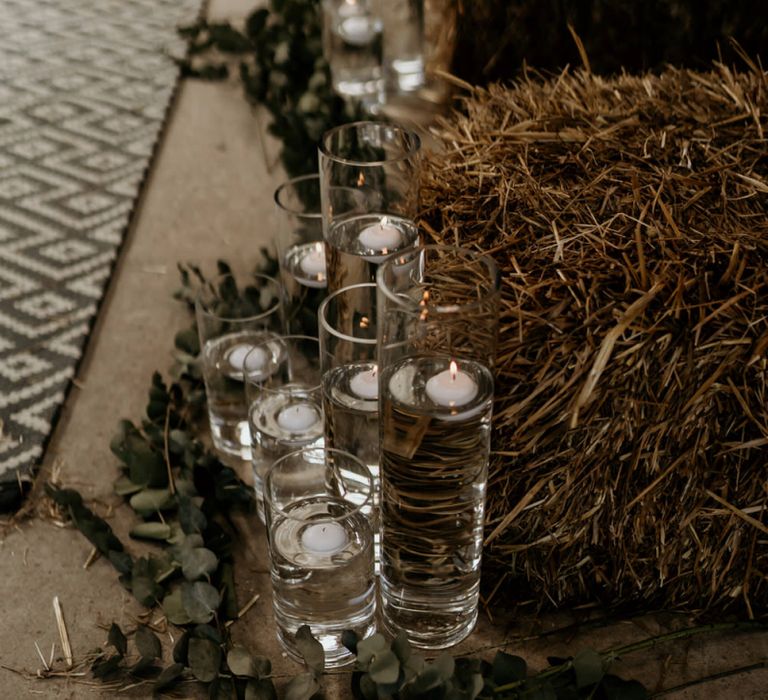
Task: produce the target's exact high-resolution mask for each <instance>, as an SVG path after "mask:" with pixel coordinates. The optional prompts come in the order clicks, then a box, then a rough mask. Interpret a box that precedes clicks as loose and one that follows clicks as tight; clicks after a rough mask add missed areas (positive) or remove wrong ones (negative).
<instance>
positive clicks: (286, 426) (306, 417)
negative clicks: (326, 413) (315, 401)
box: [277, 402, 320, 433]
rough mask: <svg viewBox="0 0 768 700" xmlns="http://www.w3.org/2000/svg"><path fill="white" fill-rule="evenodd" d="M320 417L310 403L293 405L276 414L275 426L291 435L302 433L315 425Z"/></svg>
mask: <svg viewBox="0 0 768 700" xmlns="http://www.w3.org/2000/svg"><path fill="white" fill-rule="evenodd" d="M318 420H320V415H319V414H318V412H317V409H316V408H315V407H314V406H313V405H312V404H310V403H306V402H304V403H295V404H293V405H292V406H286V407H285V408H283V409H281V410H280V412H279V413H278V414H277V424H278V425H279V426H280V427H281V428H282V429H283V430H290V431H291V432H293V433H303V432H305V431H307V430H309V429H310V428H311V427H313V426H314V425H316V424H317V422H318Z"/></svg>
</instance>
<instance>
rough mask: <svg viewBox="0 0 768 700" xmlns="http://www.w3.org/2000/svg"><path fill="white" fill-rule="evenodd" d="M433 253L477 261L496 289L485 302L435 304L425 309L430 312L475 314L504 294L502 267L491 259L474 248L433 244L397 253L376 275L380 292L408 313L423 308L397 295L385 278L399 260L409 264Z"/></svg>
mask: <svg viewBox="0 0 768 700" xmlns="http://www.w3.org/2000/svg"><path fill="white" fill-rule="evenodd" d="M430 250H435V251H437V250H442V251H452V252H454V253H460V254H461V255H463V256H465V257H467V258H471V259H474V260H475V261H477V262H480V263H482V264H484V265H485V266H486V268H487V271H488V281H489V282H490V283H491V286H492V289H491V291H489V292H488V293H487V294H485V295H484V296H483V297H482V299H477V300H473V301H470V302H468V303H466V304H433V303H430V302H427V303H426V304H425V306H426V307H427V308H428V309H430V310H431V311H434V312H435V313H438V314H458V313H466V312H468V311H472V310H473V309H476V308H480V307H481V306H483V305H484V304H487V303H488V301H489V300H491V299H493V297H498V295H499V293H500V291H501V275H500V273H499V266H498V265H497V264H496V261H495V260H494V259H493V258H492V257H491V256H490V255H488V254H487V253H481V252H479V251H476V250H472V249H471V248H464V247H462V246H452V245H443V244H430V245H424V246H419V247H418V248H412V249H410V250H404V251H400V252H397V253H393V254H392V255H390V256H389V257H388V258H386V259H385V260H384V261H383V262H382V263H381V264H380V265H379V269H378V270H377V271H376V286H377V287H378V288H379V291H380V292H381V293H382V294H384V295H385V296H386V297H387V299H389V300H390V301H392V302H393V303H394V304H396V305H397V306H398V307H399V308H400V309H402V310H405V311H413V310H414V309H418V308H419V306H420V303H421V302H415V301H413V300H412V299H409V298H407V297H404V296H401V295H398V294H395V293H394V292H393V291H392V290H391V289H390V288H389V286H388V285H387V284H386V283H385V280H384V275H385V273H386V270H387V269H388V268H389V267H391V266H392V265H393V264H394V263H395V262H396V261H397V260H398V259H399V260H401V261H403V262H402V263H401V264H405V263H406V262H407V261H408V260H410V259H412V258H413V257H414V256H416V255H420V254H421V253H423V252H424V251H430ZM404 258H405V260H403V259H404Z"/></svg>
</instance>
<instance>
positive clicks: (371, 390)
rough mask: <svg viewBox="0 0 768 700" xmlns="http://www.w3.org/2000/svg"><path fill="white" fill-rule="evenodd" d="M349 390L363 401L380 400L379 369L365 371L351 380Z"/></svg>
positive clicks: (372, 368) (373, 368)
mask: <svg viewBox="0 0 768 700" xmlns="http://www.w3.org/2000/svg"><path fill="white" fill-rule="evenodd" d="M349 388H350V389H351V390H352V392H354V393H355V394H357V396H359V397H360V398H361V399H369V400H373V399H377V398H379V374H378V368H377V367H371V369H365V370H362V371H361V372H358V373H357V374H355V375H354V376H353V377H352V379H350V380H349Z"/></svg>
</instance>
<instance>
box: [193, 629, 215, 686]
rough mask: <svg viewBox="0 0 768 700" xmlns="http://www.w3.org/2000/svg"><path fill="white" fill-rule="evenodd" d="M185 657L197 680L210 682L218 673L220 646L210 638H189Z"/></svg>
mask: <svg viewBox="0 0 768 700" xmlns="http://www.w3.org/2000/svg"><path fill="white" fill-rule="evenodd" d="M187 659H188V663H189V668H190V669H191V671H192V675H194V677H195V678H197V680H199V681H203V682H204V683H210V682H211V681H212V680H213V679H214V678H216V677H217V676H218V675H219V666H220V664H221V647H219V645H218V644H214V643H213V642H212V641H211V640H210V639H197V638H194V637H193V638H192V639H190V640H189V650H188V652H187Z"/></svg>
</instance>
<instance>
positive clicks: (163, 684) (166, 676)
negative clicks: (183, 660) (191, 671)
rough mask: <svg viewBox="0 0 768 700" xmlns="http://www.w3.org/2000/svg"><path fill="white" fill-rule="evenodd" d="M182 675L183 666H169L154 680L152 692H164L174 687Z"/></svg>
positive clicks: (177, 664)
mask: <svg viewBox="0 0 768 700" xmlns="http://www.w3.org/2000/svg"><path fill="white" fill-rule="evenodd" d="M183 674H184V664H180V663H175V664H171V665H170V666H168V667H167V668H164V669H163V670H162V672H161V673H160V675H159V676H158V677H157V680H155V684H154V686H153V687H152V689H153V690H154V692H158V691H160V690H166V689H168V688H170V687H172V686H173V685H175V684H176V683H177V682H178V681H179V679H180V678H181V676H182V675H183Z"/></svg>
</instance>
